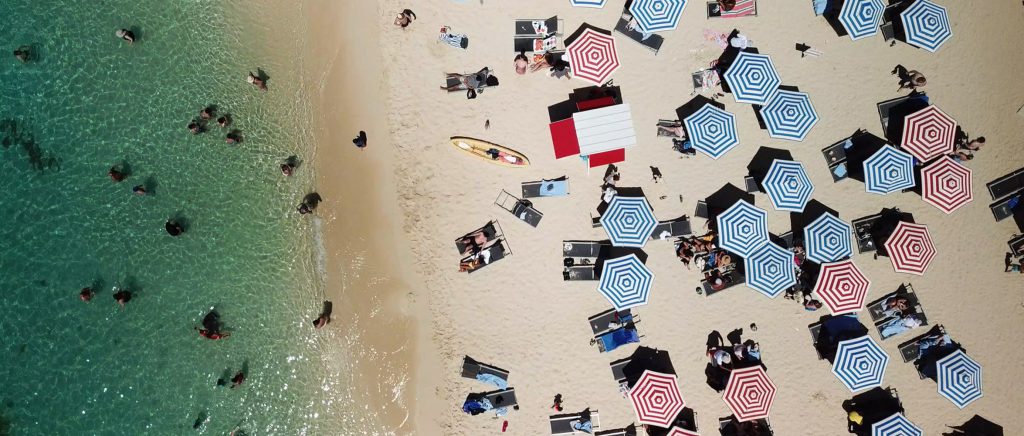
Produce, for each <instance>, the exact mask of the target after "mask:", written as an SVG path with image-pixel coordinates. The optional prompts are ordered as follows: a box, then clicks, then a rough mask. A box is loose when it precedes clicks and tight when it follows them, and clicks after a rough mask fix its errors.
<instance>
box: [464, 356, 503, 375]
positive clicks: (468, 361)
mask: <svg viewBox="0 0 1024 436" xmlns="http://www.w3.org/2000/svg"><path fill="white" fill-rule="evenodd" d="M480 374H489V375H493V376H495V377H498V378H500V379H502V380H505V381H508V374H509V372H508V371H507V370H504V369H501V368H498V367H496V366H491V365H488V364H486V363H482V362H478V361H476V360H474V359H473V358H472V357H469V356H466V357H464V358H463V359H462V376H463V377H465V378H471V379H474V380H476V379H477V375H480Z"/></svg>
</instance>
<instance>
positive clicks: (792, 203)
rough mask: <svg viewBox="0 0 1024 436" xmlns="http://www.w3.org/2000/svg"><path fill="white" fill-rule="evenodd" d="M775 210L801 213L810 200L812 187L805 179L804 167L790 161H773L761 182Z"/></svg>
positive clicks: (809, 181)
mask: <svg viewBox="0 0 1024 436" xmlns="http://www.w3.org/2000/svg"><path fill="white" fill-rule="evenodd" d="M761 186H764V190H765V192H766V193H768V199H769V200H771V202H772V206H775V210H787V211H790V212H803V211H804V206H807V202H808V201H810V200H811V194H813V193H814V185H812V184H811V179H809V178H807V172H806V171H804V165H803V164H801V163H800V162H795V161H791V160H781V159H775V160H774V161H772V166H771V167H769V168H768V174H766V175H765V176H764V180H762V181H761Z"/></svg>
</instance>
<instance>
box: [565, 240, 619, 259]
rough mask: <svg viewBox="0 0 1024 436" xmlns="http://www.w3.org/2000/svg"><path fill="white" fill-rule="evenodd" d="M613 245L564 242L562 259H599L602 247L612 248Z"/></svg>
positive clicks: (594, 242) (574, 241) (573, 241)
mask: <svg viewBox="0 0 1024 436" xmlns="http://www.w3.org/2000/svg"><path fill="white" fill-rule="evenodd" d="M610 246H611V243H607V242H597V241H576V240H571V241H562V257H572V258H586V259H595V260H596V259H597V256H598V255H600V254H601V248H602V247H610Z"/></svg>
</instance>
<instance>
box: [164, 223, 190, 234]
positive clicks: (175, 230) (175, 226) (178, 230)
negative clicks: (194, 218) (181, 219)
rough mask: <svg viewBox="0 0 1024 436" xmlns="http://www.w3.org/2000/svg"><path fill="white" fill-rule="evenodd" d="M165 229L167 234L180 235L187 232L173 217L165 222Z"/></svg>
mask: <svg viewBox="0 0 1024 436" xmlns="http://www.w3.org/2000/svg"><path fill="white" fill-rule="evenodd" d="M164 230H167V234H168V235H171V236H179V235H181V234H182V233H185V227H183V226H182V225H181V224H180V223H178V222H177V221H175V220H173V219H169V220H167V222H166V223H164Z"/></svg>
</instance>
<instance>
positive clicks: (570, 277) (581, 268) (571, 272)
mask: <svg viewBox="0 0 1024 436" xmlns="http://www.w3.org/2000/svg"><path fill="white" fill-rule="evenodd" d="M598 279H599V277H598V276H597V268H596V267H595V266H594V265H578V266H577V265H574V266H567V267H565V268H564V269H563V270H562V280H565V281H567V282H576V281H588V280H591V281H592V280H598Z"/></svg>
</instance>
